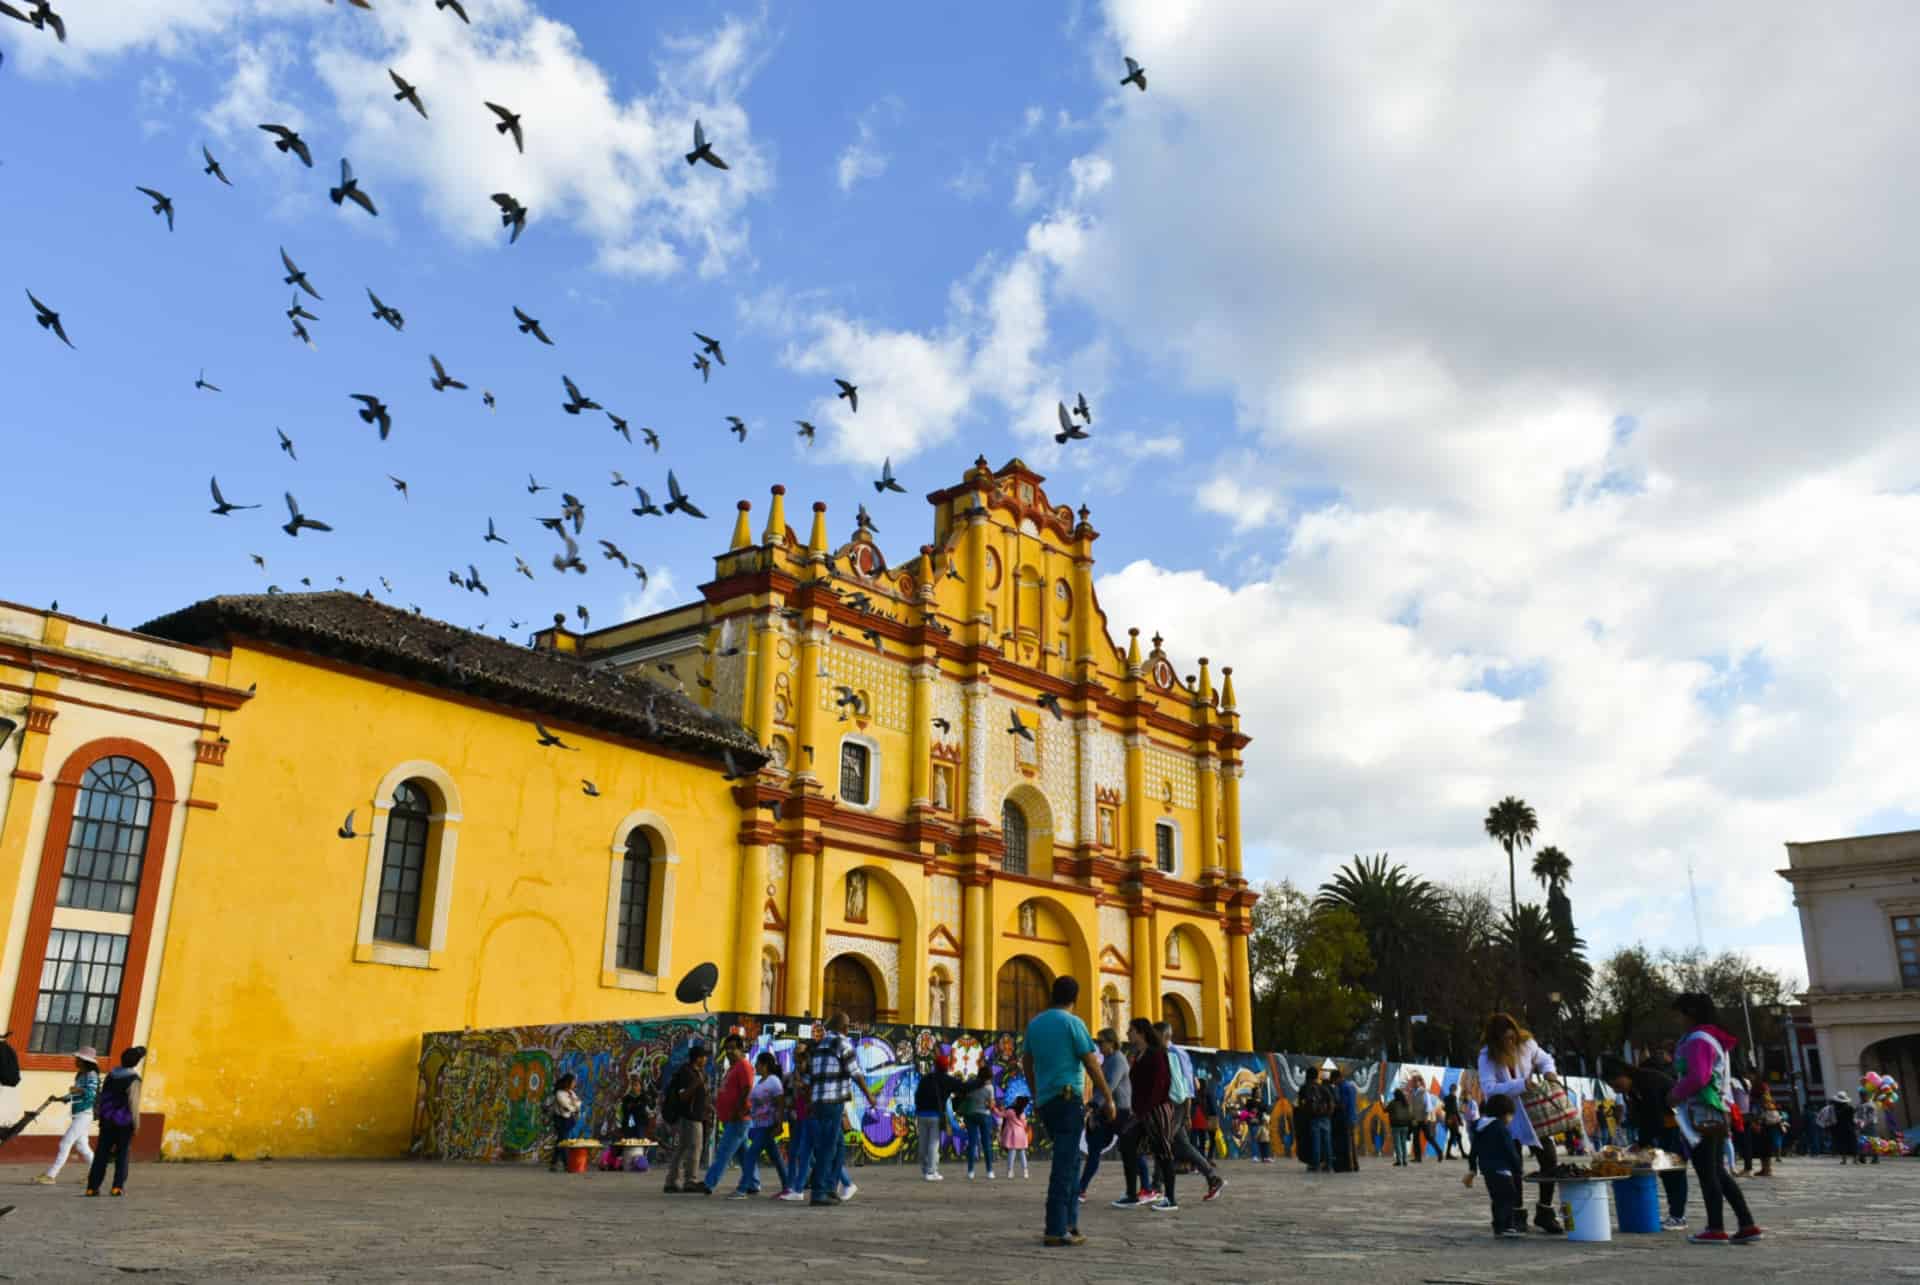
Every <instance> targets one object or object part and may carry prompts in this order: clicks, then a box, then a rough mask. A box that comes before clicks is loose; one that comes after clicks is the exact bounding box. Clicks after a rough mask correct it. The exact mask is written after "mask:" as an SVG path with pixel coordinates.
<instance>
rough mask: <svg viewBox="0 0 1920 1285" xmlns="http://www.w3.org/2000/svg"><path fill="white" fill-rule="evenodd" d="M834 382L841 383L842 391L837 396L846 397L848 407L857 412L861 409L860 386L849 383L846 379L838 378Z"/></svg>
mask: <svg viewBox="0 0 1920 1285" xmlns="http://www.w3.org/2000/svg"><path fill="white" fill-rule="evenodd" d="M833 382H834V383H836V384H838V385H840V391H839V392H838V393H837V394H835V396H837V397H843V398H845V399H846V402H847V409H849V410H851V411H855V412H857V411H859V409H860V389H859V387H858V386H857V385H854V384H849V383H848V382H847V381H846V380H844V379H836V380H834V381H833Z"/></svg>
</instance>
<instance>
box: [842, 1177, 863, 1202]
mask: <svg viewBox="0 0 1920 1285" xmlns="http://www.w3.org/2000/svg"><path fill="white" fill-rule="evenodd" d="M858 1190H860V1188H858V1187H856V1186H854V1185H853V1184H852V1183H850V1182H847V1183H842V1184H841V1185H840V1191H839V1193H838V1194H839V1197H840V1203H841V1204H843V1205H844V1204H846V1203H847V1202H848V1201H849V1200H852V1199H853V1193H854V1192H856V1191H858Z"/></svg>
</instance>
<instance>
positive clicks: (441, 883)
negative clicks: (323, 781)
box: [353, 759, 462, 968]
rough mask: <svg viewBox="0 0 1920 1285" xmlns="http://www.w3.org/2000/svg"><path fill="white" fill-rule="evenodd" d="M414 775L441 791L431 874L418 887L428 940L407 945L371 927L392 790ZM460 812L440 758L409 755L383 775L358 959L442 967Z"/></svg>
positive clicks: (433, 818)
mask: <svg viewBox="0 0 1920 1285" xmlns="http://www.w3.org/2000/svg"><path fill="white" fill-rule="evenodd" d="M413 780H420V781H425V782H426V783H427V784H428V785H430V786H432V787H433V788H434V790H435V791H436V792H437V793H438V794H439V796H440V811H438V812H432V813H429V814H428V816H427V825H428V831H427V836H428V845H429V846H428V849H427V864H428V868H429V869H430V870H431V871H432V873H433V877H432V878H431V879H430V880H424V881H423V882H422V884H421V888H420V919H421V922H423V923H424V924H425V925H426V926H427V928H426V938H427V941H426V944H425V945H417V944H416V945H411V946H409V945H406V944H405V943H402V942H392V941H382V940H380V939H379V938H377V937H375V936H374V935H373V926H374V922H375V920H376V919H377V917H378V911H379V909H380V877H381V873H382V871H383V870H384V868H385V866H386V856H387V818H388V815H389V814H390V813H391V812H392V811H393V792H394V791H395V790H396V789H398V788H399V787H400V786H401V785H402V784H404V783H405V782H407V781H413ZM461 815H462V808H461V803H460V787H459V786H457V785H455V784H454V783H453V776H452V774H451V773H449V772H448V771H447V770H446V769H445V768H443V767H441V766H440V765H439V764H438V763H434V762H430V761H428V760H426V759H409V760H407V761H406V762H405V763H401V764H399V765H398V766H396V767H395V768H394V769H393V770H392V771H390V772H388V773H387V774H386V776H385V777H383V778H381V781H380V787H379V789H378V790H376V791H375V792H374V796H373V821H372V824H371V825H370V826H369V827H368V830H367V867H366V876H365V880H364V882H363V884H362V886H361V890H360V923H359V928H358V930H357V931H356V933H355V935H354V941H353V958H354V962H356V963H361V964H391V965H393V966H395V967H397V968H438V967H440V962H441V959H442V958H443V957H444V956H445V954H446V949H447V919H448V916H449V915H450V914H451V912H452V909H453V879H454V857H455V855H456V853H457V852H458V851H459V847H460V820H461ZM436 835H437V836H438V843H437V844H435V842H434V838H435V836H436Z"/></svg>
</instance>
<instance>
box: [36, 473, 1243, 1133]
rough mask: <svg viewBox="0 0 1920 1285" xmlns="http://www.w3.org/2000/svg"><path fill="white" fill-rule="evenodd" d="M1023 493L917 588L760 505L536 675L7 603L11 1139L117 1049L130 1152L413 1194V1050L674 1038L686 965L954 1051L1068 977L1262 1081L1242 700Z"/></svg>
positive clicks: (447, 656) (330, 617)
mask: <svg viewBox="0 0 1920 1285" xmlns="http://www.w3.org/2000/svg"><path fill="white" fill-rule="evenodd" d="M1042 483H1043V479H1042V478H1040V477H1039V476H1037V475H1036V474H1034V473H1033V472H1032V471H1031V470H1029V469H1028V468H1027V467H1026V466H1025V465H1024V464H1022V463H1021V462H1020V461H1018V460H1014V461H1012V462H1010V463H1008V464H1007V465H1006V466H1005V467H1003V468H1001V469H999V470H998V471H994V470H991V469H990V468H989V467H988V465H987V464H986V462H985V461H984V460H982V461H978V462H977V463H976V465H975V467H974V468H973V469H972V470H970V471H969V472H968V473H967V474H966V476H965V477H964V478H962V479H961V480H960V482H959V483H958V484H957V485H955V486H953V487H950V488H948V489H946V490H943V491H939V492H936V493H935V494H933V495H932V496H930V497H929V502H930V504H931V507H932V509H933V515H932V517H933V522H932V531H931V540H930V541H929V542H928V543H926V544H921V545H919V546H918V547H917V548H916V549H915V550H914V552H913V553H912V555H911V556H909V557H907V558H905V559H903V560H902V561H899V562H897V563H896V562H893V561H890V560H889V559H888V558H887V557H886V555H885V554H884V553H883V552H882V550H881V547H880V545H879V543H878V533H877V532H876V531H875V530H874V529H873V528H872V524H871V521H870V520H860V519H856V522H855V523H854V524H853V525H854V528H855V529H854V530H853V532H852V533H851V536H850V538H849V539H847V540H845V541H842V542H839V543H835V542H834V541H833V540H832V539H831V538H830V537H829V534H828V530H829V528H828V520H827V514H826V510H825V507H824V506H822V505H818V504H816V505H815V506H814V507H813V512H812V515H811V516H812V520H811V523H810V527H809V533H808V536H807V538H806V540H805V541H804V542H803V541H801V540H800V539H798V538H797V537H796V536H795V534H794V532H793V531H791V530H790V529H789V528H788V526H787V520H786V514H785V511H784V506H785V497H784V494H783V491H782V489H781V488H779V487H775V488H774V491H773V495H772V500H771V505H770V508H769V512H768V513H767V515H766V520H765V522H764V524H762V525H761V528H760V533H759V535H758V537H757V538H756V535H755V523H754V522H753V521H752V514H751V511H750V507H749V505H748V503H747V502H745V501H742V502H741V504H740V509H739V513H738V516H737V519H736V522H735V526H734V530H733V536H732V540H731V541H730V544H729V547H728V549H727V550H726V551H725V552H724V553H722V554H720V555H719V556H718V557H717V559H716V567H715V574H714V578H713V579H712V580H711V581H709V582H708V583H706V584H704V585H702V586H701V588H700V596H699V599H698V600H697V601H695V602H692V603H689V604H687V605H685V606H682V607H679V608H675V609H674V610H671V611H667V612H663V613H660V614H658V615H654V616H650V617H648V618H645V619H642V620H636V621H631V622H628V623H624V624H620V625H617V626H614V627H612V628H610V629H605V630H601V631H597V632H593V633H587V634H577V633H573V632H570V631H568V630H566V629H565V628H563V627H562V626H561V625H560V624H559V623H558V622H556V625H555V627H554V628H553V629H550V630H546V631H543V632H542V633H540V634H538V635H536V636H535V638H534V639H533V646H532V647H531V648H529V647H526V646H522V645H517V644H513V643H509V642H506V641H504V640H500V639H496V638H491V637H488V636H485V635H482V634H478V633H475V632H473V631H470V630H465V629H461V628H458V627H456V626H453V625H449V624H446V623H444V622H440V621H436V620H433V619H431V618H427V617H423V616H421V615H418V614H416V613H414V612H409V611H405V610H402V609H400V608H398V607H395V606H391V605H388V604H385V603H382V602H378V601H375V600H374V599H373V598H371V597H370V596H366V595H356V594H350V593H341V592H330V593H310V594H245V595H230V596H224V597H216V598H210V599H207V600H205V601H202V602H198V603H194V604H190V605H188V606H186V607H183V608H181V609H180V610H178V611H175V612H172V613H170V614H168V615H166V616H163V617H161V618H159V619H157V620H154V621H152V622H149V623H148V624H146V625H144V626H142V627H141V628H140V629H138V630H124V629H118V628H113V627H110V626H107V625H105V624H95V623H93V622H88V621H81V620H78V619H75V618H74V617H72V616H69V615H63V614H61V613H60V612H58V611H56V610H39V609H34V608H29V607H25V606H21V605H18V604H12V603H6V602H0V905H4V906H5V907H6V913H5V915H4V917H0V1007H3V1008H4V1013H5V1015H4V1017H0V1026H4V1028H5V1029H6V1030H8V1031H10V1033H11V1034H10V1042H11V1043H12V1044H13V1047H14V1048H15V1049H16V1050H17V1051H18V1053H19V1055H20V1060H21V1062H22V1066H23V1071H24V1082H23V1084H21V1085H20V1086H18V1087H17V1088H14V1089H4V1088H0V1117H3V1118H5V1119H9V1120H10V1119H12V1118H14V1117H15V1116H17V1114H18V1113H19V1111H21V1110H23V1109H25V1108H27V1107H30V1106H33V1105H36V1104H38V1103H39V1102H40V1101H41V1100H42V1099H44V1098H45V1097H47V1096H48V1095H50V1094H53V1093H57V1092H61V1091H63V1090H64V1086H65V1085H66V1084H67V1083H68V1082H69V1081H70V1079H71V1075H72V1065H73V1064H72V1053H73V1051H74V1050H75V1049H77V1048H80V1047H82V1046H87V1045H91V1046H93V1047H95V1048H97V1049H99V1050H100V1051H101V1052H102V1053H103V1054H104V1055H106V1056H107V1057H112V1056H114V1055H115V1054H117V1052H118V1051H119V1050H121V1049H124V1048H126V1047H128V1046H130V1045H133V1044H141V1045H145V1046H147V1047H148V1048H149V1050H150V1052H149V1056H148V1061H147V1063H146V1090H145V1093H144V1094H143V1098H142V1117H143V1118H142V1121H141V1131H140V1134H139V1135H138V1137H137V1140H136V1151H141V1150H143V1149H144V1150H145V1152H146V1153H147V1154H153V1153H156V1152H157V1153H160V1154H165V1155H168V1156H173V1157H179V1158H218V1157H221V1156H236V1157H239V1158H242V1159H247V1158H254V1157H258V1156H265V1155H277V1156H329V1155H399V1154H404V1153H405V1151H406V1149H407V1145H408V1141H409V1138H410V1135H411V1128H412V1122H413V1106H414V1084H415V1078H416V1064H417V1060H418V1057H419V1051H420V1036H421V1034H422V1033H423V1032H427V1031H438V1030H449V1029H459V1028H462V1027H477V1028H485V1027H498V1026H516V1025H528V1024H544V1023H561V1022H581V1021H600V1020H619V1019H639V1018H649V1017H659V1016H665V1015H669V1014H674V1013H679V1012H684V1011H685V1006H683V1005H681V1004H679V1003H678V1002H677V1001H676V1000H675V998H674V995H673V988H674V982H675V980H676V979H677V978H678V977H679V976H680V975H682V974H683V973H684V972H686V970H687V969H689V968H690V967H692V966H693V965H694V964H696V963H700V962H705V961H712V962H715V963H717V964H718V965H719V967H720V974H721V981H720V988H719V990H718V992H717V993H716V994H715V996H714V1006H715V1007H716V1008H731V1009H735V1010H739V1011H747V1012H758V1013H778V1014H782V1015H786V1016H796V1017H797V1016H805V1015H809V1014H812V1015H824V1014H826V1013H827V1012H829V1011H831V1010H832V1009H835V1008H844V1009H846V1010H848V1011H849V1013H850V1014H852V1015H853V1016H855V1017H856V1018H860V1019H868V1018H870V1019H873V1020H886V1019H891V1020H896V1021H900V1022H914V1023H924V1024H930V1025H943V1026H964V1027H970V1028H974V1029H977V1030H986V1029H993V1030H1001V1029H1017V1028H1018V1027H1019V1026H1020V1025H1021V1024H1022V1023H1024V1021H1025V1020H1026V1018H1027V1017H1028V1016H1030V1015H1031V1013H1032V1012H1034V1011H1037V1009H1038V1008H1040V1007H1043V1006H1044V1005H1045V1002H1046V998H1045V996H1046V989H1047V986H1048V984H1049V983H1050V981H1051V980H1052V978H1053V977H1054V976H1056V975H1058V974H1060V973H1063V972H1066V973H1072V974H1073V975H1074V976H1076V977H1078V978H1079V979H1080V981H1081V983H1082V992H1081V1015H1082V1016H1083V1017H1084V1018H1086V1019H1087V1021H1088V1022H1089V1023H1092V1024H1095V1025H1101V1024H1117V1023H1119V1022H1120V1021H1122V1020H1124V1019H1125V1018H1127V1017H1130V1016H1132V1015H1135V1014H1146V1015H1149V1016H1155V1017H1164V1018H1165V1019H1166V1020H1168V1021H1170V1022H1172V1023H1173V1024H1174V1025H1175V1026H1176V1027H1178V1028H1179V1029H1180V1031H1181V1033H1182V1035H1183V1036H1184V1038H1185V1039H1186V1041H1187V1042H1189V1043H1193V1044H1202V1045H1213V1046H1221V1047H1232V1048H1240V1049H1246V1048H1250V1047H1251V1043H1252V1041H1251V1034H1252V1031H1251V1014H1250V1010H1249V1007H1248V1004H1247V1002H1246V996H1247V994H1248V990H1247V987H1248V978H1247V963H1248V961H1247V952H1246V934H1247V932H1248V929H1249V923H1250V913H1251V908H1252V904H1253V901H1254V894H1253V893H1252V892H1251V890H1249V889H1248V887H1247V885H1246V880H1245V878H1244V876H1243V874H1242V865H1241V849H1240V800H1239V788H1240V776H1241V762H1242V758H1241V755H1242V751H1243V749H1244V747H1245V745H1246V744H1247V740H1246V737H1245V736H1243V735H1242V734H1241V732H1240V729H1239V718H1238V715H1237V713H1236V710H1235V706H1234V694H1233V683H1232V679H1231V674H1230V671H1225V670H1223V671H1222V682H1221V684H1220V687H1219V688H1218V689H1217V690H1216V689H1215V687H1214V684H1213V679H1212V676H1211V671H1210V667H1209V665H1208V662H1207V661H1206V660H1204V659H1203V660H1200V661H1199V663H1198V666H1197V672H1196V673H1195V674H1193V675H1190V676H1184V677H1183V676H1181V675H1180V673H1179V671H1178V670H1177V669H1176V668H1175V666H1174V663H1173V662H1172V660H1170V659H1169V658H1168V656H1167V655H1166V654H1165V653H1164V652H1163V651H1162V649H1161V646H1160V640H1159V639H1158V638H1156V639H1154V640H1153V644H1152V646H1151V648H1150V649H1146V650H1143V648H1142V645H1141V643H1140V640H1139V637H1138V633H1137V631H1129V635H1128V642H1127V644H1126V646H1125V647H1124V648H1121V647H1119V646H1117V645H1116V644H1115V642H1114V640H1113V639H1112V637H1111V636H1110V634H1109V631H1108V628H1107V625H1106V621H1105V618H1104V615H1103V614H1102V613H1101V610H1100V607H1099V605H1098V603H1097V602H1096V601H1095V598H1094V593H1093V554H1092V549H1093V544H1094V541H1095V539H1096V538H1097V536H1096V533H1095V532H1094V530H1093V528H1092V527H1091V526H1090V525H1089V522H1088V516H1089V515H1088V512H1087V510H1085V509H1084V508H1083V509H1081V510H1080V511H1079V513H1078V514H1075V513H1074V512H1073V511H1072V510H1070V509H1068V508H1066V507H1055V506H1054V505H1053V504H1052V503H1051V502H1050V501H1049V500H1048V498H1047V495H1046V493H1045V491H1044V490H1043V489H1042ZM8 1094H11V1095H13V1096H12V1100H7V1098H6V1095H8ZM63 1126H64V1117H62V1116H60V1115H59V1114H58V1113H57V1112H49V1113H47V1115H46V1116H45V1117H43V1118H42V1119H40V1120H39V1121H36V1123H35V1124H34V1125H33V1126H31V1127H30V1128H29V1130H28V1132H27V1133H26V1134H24V1135H22V1136H21V1137H18V1138H15V1139H14V1140H13V1141H12V1142H11V1143H9V1145H8V1147H7V1148H6V1149H5V1151H4V1152H0V1162H4V1161H7V1160H34V1159H39V1160H42V1161H44V1159H45V1158H46V1155H47V1154H48V1153H50V1152H51V1150H52V1144H53V1142H54V1136H55V1135H56V1134H57V1133H58V1131H59V1129H60V1128H62V1127H63Z"/></svg>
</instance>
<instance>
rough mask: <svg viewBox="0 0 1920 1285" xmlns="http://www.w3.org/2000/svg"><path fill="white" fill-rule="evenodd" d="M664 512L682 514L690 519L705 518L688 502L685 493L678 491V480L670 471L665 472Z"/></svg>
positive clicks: (704, 515) (690, 501) (691, 502)
mask: <svg viewBox="0 0 1920 1285" xmlns="http://www.w3.org/2000/svg"><path fill="white" fill-rule="evenodd" d="M666 511H667V512H668V513H676V512H677V513H684V514H686V515H687V516H688V517H690V518H704V517H706V516H707V515H706V514H704V513H702V512H701V511H700V510H699V509H698V508H696V507H694V503H693V501H692V500H689V499H688V498H687V496H686V493H685V492H684V491H682V490H681V489H680V479H679V478H677V477H675V476H674V475H673V470H672V469H668V470H667V508H666Z"/></svg>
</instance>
